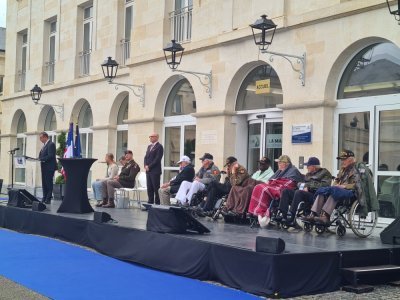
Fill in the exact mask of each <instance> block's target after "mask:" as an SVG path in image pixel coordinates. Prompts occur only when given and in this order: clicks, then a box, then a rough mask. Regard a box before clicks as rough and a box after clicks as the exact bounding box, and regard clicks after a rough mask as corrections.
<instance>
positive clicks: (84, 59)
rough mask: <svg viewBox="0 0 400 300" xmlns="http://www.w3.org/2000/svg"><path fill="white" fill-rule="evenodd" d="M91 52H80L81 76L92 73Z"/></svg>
mask: <svg viewBox="0 0 400 300" xmlns="http://www.w3.org/2000/svg"><path fill="white" fill-rule="evenodd" d="M90 53H91V50H85V51H82V52H79V76H87V75H89V74H90Z"/></svg>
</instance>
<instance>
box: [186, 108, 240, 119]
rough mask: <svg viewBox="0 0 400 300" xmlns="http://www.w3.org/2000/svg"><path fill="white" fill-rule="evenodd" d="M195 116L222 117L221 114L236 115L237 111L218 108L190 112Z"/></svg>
mask: <svg viewBox="0 0 400 300" xmlns="http://www.w3.org/2000/svg"><path fill="white" fill-rule="evenodd" d="M190 115H191V116H192V117H194V118H210V117H221V116H234V115H236V112H234V111H227V110H216V111H206V112H196V113H192V114H190Z"/></svg>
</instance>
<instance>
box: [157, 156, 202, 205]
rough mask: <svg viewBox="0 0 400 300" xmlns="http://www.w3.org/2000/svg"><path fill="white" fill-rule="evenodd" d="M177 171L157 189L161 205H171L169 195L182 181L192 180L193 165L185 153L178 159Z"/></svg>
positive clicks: (174, 191) (175, 190) (177, 188)
mask: <svg viewBox="0 0 400 300" xmlns="http://www.w3.org/2000/svg"><path fill="white" fill-rule="evenodd" d="M178 165H179V173H178V175H176V176H175V177H174V178H172V179H171V180H170V181H169V182H166V183H164V184H163V185H162V186H161V187H160V189H159V190H158V194H159V196H160V200H161V204H162V205H171V202H170V196H171V194H175V193H176V192H178V190H179V187H180V186H181V183H182V182H183V181H187V182H193V178H194V167H193V165H192V162H191V161H190V158H189V157H187V156H186V155H184V156H182V157H181V159H180V160H179V161H178Z"/></svg>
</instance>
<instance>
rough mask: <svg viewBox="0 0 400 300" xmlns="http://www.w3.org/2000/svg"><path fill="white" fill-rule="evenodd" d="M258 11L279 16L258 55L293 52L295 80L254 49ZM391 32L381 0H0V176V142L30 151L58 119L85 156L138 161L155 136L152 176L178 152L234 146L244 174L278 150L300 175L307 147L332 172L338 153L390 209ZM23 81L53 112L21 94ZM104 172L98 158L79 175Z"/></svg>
mask: <svg viewBox="0 0 400 300" xmlns="http://www.w3.org/2000/svg"><path fill="white" fill-rule="evenodd" d="M391 2H393V3H392V4H393V5H394V1H391ZM263 14H267V15H268V18H270V19H272V20H273V21H274V22H275V23H276V24H277V25H278V27H277V30H276V33H275V35H274V38H273V42H272V44H271V45H270V46H269V48H268V50H269V51H273V52H277V53H278V54H282V53H283V54H291V55H295V56H299V57H303V55H304V57H305V59H304V67H305V68H304V69H305V72H304V76H303V78H299V77H301V76H300V75H301V72H300V71H301V70H302V69H301V68H302V64H301V63H300V61H299V60H298V59H296V58H294V59H289V60H288V59H287V58H288V57H286V58H285V57H282V56H280V55H273V54H268V53H261V52H260V51H259V49H258V47H257V46H256V45H255V43H254V40H253V35H252V31H251V28H250V27H249V24H252V23H254V21H255V20H257V19H259V18H260V15H263ZM399 29H400V27H399V25H398V23H397V22H396V21H395V20H394V18H393V17H392V16H391V15H390V14H389V11H388V8H387V5H386V2H384V1H383V0H327V1H317V0H307V1H296V0H277V1H260V0H246V1H242V0H226V1H225V0H224V1H216V0H194V1H193V0H176V1H173V0H166V1H160V0H135V1H133V0H115V1H105V0H91V1H86V0H85V1H83V0H70V1H60V0H41V1H35V5H33V1H32V0H18V1H15V0H8V8H7V31H8V32H7V49H6V50H7V52H6V53H7V60H6V65H5V77H4V98H3V101H2V107H3V118H2V125H1V145H2V147H1V154H0V155H1V162H2V166H3V168H1V170H0V172H1V174H0V176H1V178H3V179H4V181H5V183H6V184H7V183H10V181H11V161H10V156H9V155H8V153H7V151H8V150H9V149H11V148H13V147H19V148H20V150H19V152H18V155H22V154H26V155H28V156H37V155H38V153H39V150H40V147H41V146H40V143H39V140H38V133H39V132H40V131H43V130H46V131H48V132H49V134H50V135H51V136H53V137H55V136H56V135H57V134H58V133H59V132H61V131H66V130H67V128H68V124H69V122H74V123H78V124H79V126H80V134H81V140H82V148H83V155H84V157H94V158H99V160H100V161H101V160H102V159H103V157H104V154H105V153H106V152H112V153H116V154H117V155H120V154H121V153H122V152H123V150H125V149H127V148H129V149H132V150H133V153H134V157H135V159H136V160H137V161H138V163H139V164H140V165H141V167H143V157H144V153H145V151H146V147H147V144H148V142H149V141H148V135H149V133H151V132H153V131H156V132H159V133H160V136H161V142H162V143H163V144H164V146H165V156H164V175H163V176H164V180H167V179H168V178H171V177H172V176H173V175H174V174H175V173H176V172H177V167H176V165H175V163H176V162H177V161H178V160H179V157H180V156H181V155H183V154H185V155H189V156H190V157H192V159H194V161H195V162H196V165H198V159H197V158H198V157H200V156H201V155H202V154H203V153H204V152H210V153H212V154H213V155H214V158H215V161H216V163H217V165H219V166H221V167H222V165H223V162H224V158H226V157H227V156H230V155H234V156H236V157H237V158H238V160H239V161H240V162H241V163H242V164H244V165H246V166H247V167H248V169H249V170H250V172H253V171H255V169H256V165H257V160H258V159H259V158H260V157H261V156H264V155H266V156H268V157H270V158H271V159H273V158H277V157H278V156H279V155H281V154H282V153H284V154H288V155H289V156H290V157H291V158H292V160H293V163H294V164H295V165H297V166H299V168H300V169H301V170H302V171H305V170H304V167H303V166H302V162H303V161H304V159H305V160H306V159H307V158H308V156H317V157H319V158H320V160H321V162H322V165H323V166H324V167H327V168H328V169H330V170H332V171H333V173H334V172H335V171H336V170H337V168H338V165H337V161H336V159H335V158H336V156H337V153H338V151H339V149H341V148H350V149H352V150H353V151H354V152H355V154H356V156H357V158H358V159H359V160H361V159H363V158H364V159H366V161H367V162H368V163H369V164H370V166H371V169H372V171H373V172H374V177H375V182H376V185H377V187H376V188H377V191H378V193H379V197H380V198H379V199H380V205H381V211H380V214H381V216H382V217H385V218H388V219H390V218H393V217H395V216H399V215H400V196H399V191H400V154H399V153H400V152H399V151H398V149H399V148H400V135H399V134H397V133H396V132H398V131H400V75H399V74H400V49H399V45H400V35H399ZM171 39H175V40H177V41H178V42H179V43H181V45H182V46H183V47H184V48H185V51H184V54H183V57H182V61H181V64H180V66H179V68H178V69H177V71H175V72H173V71H171V69H170V68H169V67H168V66H167V64H166V61H165V58H164V53H163V51H162V49H163V48H164V47H165V45H166V44H167V43H168V42H170V40H171ZM109 56H111V57H113V58H115V59H116V60H117V61H118V62H119V64H120V67H119V69H118V75H117V78H116V79H115V80H114V82H119V83H124V84H130V85H132V84H133V85H137V87H130V88H131V89H130V88H127V87H125V86H117V85H110V84H107V82H106V81H105V80H104V77H103V73H102V70H101V67H100V64H101V63H102V62H103V61H104V59H105V58H106V57H109ZM179 70H181V71H188V72H189V73H188V72H179ZM193 72H196V73H195V74H193ZM199 73H200V74H199ZM207 74H208V75H209V76H207ZM261 80H267V81H268V84H269V86H270V87H269V89H266V90H260V89H259V84H260V83H262V82H264V81H261ZM303 81H304V82H303ZM35 84H38V85H40V86H41V87H42V89H43V91H44V92H43V95H42V99H41V100H40V102H39V103H43V104H51V105H53V107H51V106H48V105H35V104H34V103H33V102H32V100H31V98H30V94H29V90H30V89H31V88H32V87H33V86H34V85H35ZM143 84H144V85H145V86H144V88H143V89H141V88H140V86H141V85H143ZM299 132H303V133H304V132H305V133H308V134H310V133H311V137H310V136H309V135H308V138H306V139H301V138H299V136H297V133H299ZM104 172H105V168H104V165H103V164H101V163H96V164H95V165H93V167H92V170H91V178H93V179H94V178H98V177H101V176H102V175H103V174H104ZM39 174H40V170H39V166H38V165H37V164H35V163H32V162H27V163H26V166H25V167H24V168H18V169H16V172H15V177H14V179H15V182H17V183H18V184H22V185H26V186H27V187H28V188H32V189H38V188H39V189H40V186H41V183H40V176H39Z"/></svg>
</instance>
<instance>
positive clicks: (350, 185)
mask: <svg viewBox="0 0 400 300" xmlns="http://www.w3.org/2000/svg"><path fill="white" fill-rule="evenodd" d="M357 181H358V173H357V170H356V165H355V163H354V164H352V165H350V166H348V167H347V168H341V169H340V170H339V173H338V175H337V177H336V178H335V180H334V182H333V185H344V186H345V189H347V190H353V191H356V183H357Z"/></svg>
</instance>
